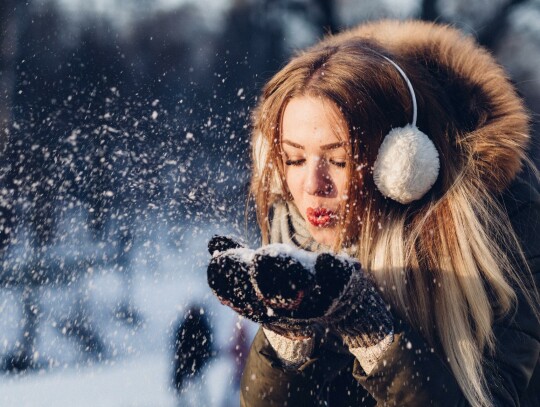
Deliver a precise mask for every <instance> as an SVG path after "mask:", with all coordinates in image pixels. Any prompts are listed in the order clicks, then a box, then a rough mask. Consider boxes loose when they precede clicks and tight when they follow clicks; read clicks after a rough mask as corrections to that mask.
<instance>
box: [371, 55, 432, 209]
mask: <svg viewBox="0 0 540 407" xmlns="http://www.w3.org/2000/svg"><path fill="white" fill-rule="evenodd" d="M381 56H382V57H383V58H384V59H386V60H387V61H388V62H390V63H391V64H392V65H393V66H394V67H395V68H396V69H397V70H398V72H399V73H400V75H401V76H402V77H403V79H404V80H405V82H406V83H407V86H408V88H409V91H410V93H411V97H412V102H413V121H412V123H411V124H408V125H406V126H404V127H398V128H395V129H392V130H391V131H390V132H389V133H388V134H387V135H386V136H385V137H384V140H383V142H382V144H381V146H380V147H379V152H378V154H377V159H376V160H375V163H374V165H373V180H374V182H375V185H376V186H377V189H378V190H379V191H380V192H381V193H382V194H383V195H384V196H386V197H388V198H390V199H393V200H394V201H397V202H399V203H402V204H408V203H411V202H413V201H416V200H418V199H420V198H422V197H423V196H424V195H425V194H426V192H427V191H429V190H430V189H431V187H432V186H433V184H434V183H435V181H436V180H437V177H438V175H439V167H440V162H439V153H438V151H437V149H436V148H435V145H434V144H433V142H432V141H431V140H430V138H429V137H428V136H427V135H426V134H424V133H422V132H421V131H420V130H419V129H418V128H417V127H416V117H417V106H416V96H415V94H414V89H413V87H412V84H411V82H410V81H409V78H408V77H407V75H406V74H405V72H403V70H402V69H401V68H400V67H399V66H398V65H397V64H396V63H395V62H394V61H392V60H391V59H389V58H387V57H385V56H384V55H381Z"/></svg>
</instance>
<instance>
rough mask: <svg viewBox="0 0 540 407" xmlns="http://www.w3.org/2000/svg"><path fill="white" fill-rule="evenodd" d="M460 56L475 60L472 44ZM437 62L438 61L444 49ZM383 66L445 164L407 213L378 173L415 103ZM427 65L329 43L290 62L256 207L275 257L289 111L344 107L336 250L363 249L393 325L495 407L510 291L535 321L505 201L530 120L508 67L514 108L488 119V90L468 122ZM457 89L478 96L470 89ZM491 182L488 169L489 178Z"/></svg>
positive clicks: (263, 145)
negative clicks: (494, 381) (493, 386)
mask: <svg viewBox="0 0 540 407" xmlns="http://www.w3.org/2000/svg"><path fill="white" fill-rule="evenodd" d="M411 24H414V23H411ZM422 24H425V23H419V24H418V25H420V26H422ZM423 27H424V28H425V27H426V26H423ZM429 27H430V29H431V27H434V26H429ZM417 28H418V27H416V26H415V29H417ZM440 30H446V31H445V32H444V33H443V34H448V33H449V34H448V35H449V36H450V37H451V38H450V40H452V41H454V42H455V41H456V39H457V38H458V37H459V39H460V41H464V42H465V47H467V46H468V47H470V48H471V49H470V50H466V51H471V50H472V51H475V52H476V53H477V54H478V55H479V58H480V59H481V60H482V62H483V63H488V65H489V64H492V65H496V64H494V63H493V62H492V60H491V58H490V57H489V56H487V53H485V52H484V51H482V50H480V49H478V47H476V45H475V44H473V43H472V41H470V40H466V41H465V40H463V39H462V38H461V36H456V35H457V34H456V33H455V31H454V30H451V29H449V28H447V27H444V29H443V28H441V29H440ZM440 30H439V31H440ZM424 31H426V30H424ZM439 31H437V33H439V34H440V32H439ZM424 34H425V33H424ZM431 35H432V33H431V34H427V36H431ZM439 45H440V44H439ZM457 46H458V47H461V48H463V47H464V45H463V43H462V44H458V45H457ZM426 48H427V49H428V50H429V52H432V53H435V52H436V49H437V48H435V47H431V48H428V47H426ZM461 51H463V49H461ZM383 55H384V56H388V57H389V58H391V59H392V60H394V61H395V62H396V63H398V64H399V65H400V66H401V67H402V68H403V70H404V71H405V72H406V73H407V75H408V76H409V78H410V80H411V82H412V83H413V86H414V88H415V91H416V94H417V97H418V111H419V117H418V127H419V128H420V129H421V130H422V131H424V132H425V133H426V134H428V135H429V136H430V138H431V139H432V141H433V142H434V144H435V146H436V147H437V149H438V151H439V155H440V157H441V171H440V175H439V178H438V180H437V181H436V183H435V185H434V186H433V188H432V189H431V190H430V191H429V192H428V193H427V194H426V195H425V196H424V197H423V198H422V199H421V200H419V201H416V202H414V203H412V204H410V205H401V204H399V203H396V202H393V201H390V200H387V199H385V198H384V197H383V196H382V195H381V194H380V193H379V192H378V191H377V190H376V188H375V185H374V183H373V178H372V174H371V172H370V169H371V168H372V165H373V162H374V160H375V158H376V155H377V151H378V147H379V146H380V144H381V142H382V139H383V137H384V135H385V134H387V133H388V132H389V131H390V129H392V128H394V127H398V126H403V125H405V124H407V123H408V122H409V121H410V118H411V114H412V113H411V112H412V104H411V98H410V95H409V92H408V89H407V87H406V85H405V83H404V81H403V79H402V77H401V76H400V74H399V73H398V72H397V71H396V69H395V68H394V67H393V66H392V65H391V64H390V63H388V61H386V60H385V59H384V58H383V57H382V56H383ZM486 58H488V60H486ZM426 61H428V58H426ZM486 61H487V62H486ZM430 63H431V61H428V62H426V65H422V64H419V63H416V62H415V61H414V60H411V58H407V56H406V55H405V56H403V55H400V54H399V53H398V52H397V51H396V52H394V53H393V54H392V53H391V52H389V51H388V50H387V49H385V48H384V47H383V46H381V44H380V43H378V42H377V41H375V40H373V39H369V38H368V39H366V38H362V37H360V36H359V35H358V32H349V33H345V34H342V35H340V36H334V37H330V38H328V39H326V40H325V41H323V42H321V43H319V44H318V45H316V46H315V47H313V48H311V49H309V50H307V51H305V52H303V53H301V54H299V55H298V56H296V57H295V58H293V59H292V60H291V61H290V62H289V64H288V65H287V66H285V67H284V68H283V69H282V70H281V71H280V72H278V73H277V74H276V75H275V76H274V77H273V78H272V79H271V80H270V81H269V83H268V84H267V85H266V87H265V89H264V91H263V96H262V98H261V100H260V102H259V105H258V107H257V109H256V111H255V113H254V128H253V161H254V173H253V178H252V185H251V193H252V195H253V196H254V199H255V203H256V209H257V217H258V221H259V225H260V227H261V231H262V236H263V242H264V243H268V238H269V221H268V214H269V211H270V208H271V205H272V203H273V202H274V201H275V199H291V198H290V194H289V192H288V190H287V186H286V185H285V183H284V181H283V179H284V177H283V174H284V169H283V163H282V159H281V119H282V116H283V111H284V109H285V107H286V105H287V103H288V101H289V100H290V99H291V98H294V97H299V96H316V97H322V98H324V99H327V100H329V101H331V102H333V103H334V104H335V105H336V106H338V108H339V110H340V113H341V115H342V117H343V119H344V121H345V122H346V123H347V126H348V130H349V138H350V140H349V141H350V143H349V144H350V145H349V151H348V153H349V155H350V158H351V159H350V162H351V163H350V164H349V165H348V168H347V171H348V175H349V180H350V182H349V191H348V196H349V200H348V201H347V203H346V204H345V205H344V206H343V208H342V219H343V225H342V226H343V227H342V232H341V235H340V236H339V238H338V239H337V241H336V247H335V249H339V248H341V247H343V246H350V245H351V244H352V243H354V246H353V247H356V248H357V249H356V253H355V254H356V256H357V257H358V259H359V260H360V262H361V263H362V265H363V267H364V268H365V269H366V270H367V271H368V272H370V273H371V274H372V275H373V277H374V278H375V280H376V281H377V282H378V284H379V286H380V288H381V291H382V295H383V296H384V298H385V299H386V300H387V301H388V302H389V303H390V304H391V305H392V307H393V309H394V311H395V312H396V313H397V314H398V315H400V316H401V317H403V318H405V319H406V320H407V321H408V322H409V323H410V324H411V325H412V326H413V327H415V328H416V329H417V330H418V331H419V332H421V334H422V335H423V336H424V337H425V338H426V340H427V341H428V343H429V344H430V345H431V346H433V347H434V348H436V349H438V350H439V351H440V352H443V353H444V354H445V356H446V358H447V359H448V363H449V365H450V367H451V369H452V371H453V373H454V376H455V378H456V380H457V382H458V384H459V386H460V388H461V390H462V391H463V393H464V395H465V397H466V398H467V400H468V401H469V402H470V403H471V405H473V406H488V405H490V394H489V391H488V388H487V383H486V380H485V376H484V357H483V355H484V351H488V352H492V351H494V349H495V341H494V336H493V323H494V320H495V319H496V318H498V317H502V316H503V315H505V314H507V313H509V312H510V311H512V310H513V307H514V306H515V304H516V291H515V290H514V288H513V287H517V288H516V289H518V290H520V291H521V290H522V291H523V292H524V293H525V297H526V299H527V300H528V302H529V303H530V304H531V306H532V307H533V309H534V310H535V312H536V315H538V306H537V305H535V300H536V299H537V298H538V294H537V292H536V291H535V290H532V291H528V290H527V289H526V288H525V287H526V285H527V281H525V280H527V279H528V278H530V271H529V270H528V266H527V263H526V260H525V257H524V254H523V251H522V249H521V247H520V245H519V242H518V239H517V237H516V235H515V233H514V232H513V229H512V227H511V224H510V220H509V217H508V215H507V213H506V212H505V210H504V209H503V208H502V206H501V204H500V203H499V202H498V198H497V193H498V192H500V190H502V189H504V187H506V186H508V184H509V183H510V181H511V179H512V178H513V177H514V176H515V173H516V172H517V170H518V169H519V167H520V165H521V162H523V161H526V155H525V152H524V151H525V148H526V144H527V142H528V116H527V114H526V112H525V110H524V108H523V105H522V103H521V101H520V100H519V98H518V97H517V96H516V95H515V92H514V90H513V88H512V87H511V85H510V84H509V83H508V81H507V80H506V78H505V76H504V74H502V71H501V70H500V69H499V68H498V67H497V69H496V72H497V74H498V75H499V77H500V78H499V77H497V78H498V79H497V80H498V81H499V82H500V83H498V82H497V81H495V83H491V86H496V87H497V89H498V90H497V92H500V93H501V95H505V93H506V94H507V95H508V99H507V100H505V101H503V102H504V103H497V105H496V109H498V110H497V111H494V112H492V113H489V111H490V109H491V110H492V109H493V106H492V105H491V104H490V98H493V97H494V95H492V94H490V92H489V89H488V90H487V91H486V89H483V88H482V87H481V86H480V87H478V86H477V87H475V88H474V92H476V93H475V96H474V98H475V99H474V100H475V103H476V104H475V105H474V106H473V107H471V108H470V109H469V110H468V111H467V114H468V116H467V117H462V115H461V113H462V112H460V111H459V104H461V103H467V102H466V101H467V98H468V97H470V92H472V91H471V90H470V89H469V93H468V94H467V93H464V94H463V95H462V96H461V97H463V98H464V100H462V101H459V100H458V101H456V100H455V98H456V95H455V94H454V93H452V92H456V93H459V92H461V90H462V89H463V88H460V90H459V92H458V91H457V90H456V89H454V90H452V89H451V90H448V89H445V87H444V86H445V84H446V83H452V86H457V85H456V84H455V83H454V82H453V80H454V79H455V78H451V72H450V71H448V72H447V71H445V72H444V75H445V76H444V77H443V78H441V77H435V74H433V72H432V71H431V70H430ZM475 68H476V67H475ZM489 68H490V69H493V67H492V66H491V65H489ZM435 70H436V69H433V71H435ZM437 72H439V71H437ZM439 73H440V72H439ZM480 74H482V73H480ZM458 76H459V75H458ZM458 79H459V81H462V82H467V81H466V78H462V77H460V78H458ZM490 80H492V78H491V77H490ZM459 81H458V82H459ZM459 83H460V84H461V85H463V86H465V87H466V86H469V87H470V86H471V85H470V84H468V83H463V84H462V83H461V82H459ZM501 84H502V85H501ZM479 89H480V90H479ZM461 93H463V92H461ZM461 93H459V94H460V95H461ZM495 93H496V92H495ZM498 95H499V94H498V93H496V94H495V96H498ZM505 96H506V95H505ZM497 102H500V100H497ZM482 103H484V104H485V105H486V106H483V105H482ZM499 113H500V114H501V115H500V117H503V118H505V115H506V119H507V121H508V128H504V129H498V128H497V126H498V125H500V124H498V123H495V121H493V120H491V117H490V114H491V115H492V116H493V117H495V116H496V115H498V114H499ZM489 126H491V127H489ZM480 127H485V129H482V131H481V130H479V129H480ZM490 132H492V134H489V137H494V138H495V139H496V138H497V136H498V135H501V137H503V138H505V139H504V140H503V141H501V142H500V145H497V141H496V140H495V141H493V140H489V141H487V142H485V141H484V140H482V137H483V135H484V133H490ZM475 137H476V139H475ZM506 138H508V139H511V140H512V141H511V142H508V140H506ZM482 143H484V144H486V143H488V144H489V146H488V147H486V146H484V145H482ZM504 143H506V144H507V146H505V145H504ZM507 147H508V148H507ZM482 148H483V150H482V151H485V152H488V153H489V154H495V153H493V149H494V148H495V149H498V150H497V151H503V152H502V153H500V157H495V158H494V159H493V160H492V162H484V161H482V160H481V159H479V158H478V156H479V154H480V153H479V151H480V150H481V149H482ZM507 150H508V151H507ZM505 154H506V155H505ZM513 156H515V157H517V158H516V159H517V160H518V161H519V163H518V164H514V167H516V165H517V167H516V168H512V169H508V170H507V169H506V168H503V169H500V168H497V167H496V165H494V164H493V163H494V162H495V163H497V158H499V161H498V164H499V165H500V166H501V167H502V166H504V165H507V166H508V167H510V166H511V165H510V164H511V163H513V162H512V161H511V159H512V158H513ZM501 157H502V158H501ZM481 158H483V157H481ZM505 159H507V160H506V161H507V162H508V164H507V162H505V161H504V160H505ZM478 161H481V163H480V164H479V163H478ZM487 168H491V172H490V173H489V174H487V170H486V169H487ZM505 170H506V171H505ZM512 172H513V173H512ZM495 186H496V187H495ZM520 269H522V270H525V273H524V272H523V271H520ZM493 304H496V307H495V308H494V307H493Z"/></svg>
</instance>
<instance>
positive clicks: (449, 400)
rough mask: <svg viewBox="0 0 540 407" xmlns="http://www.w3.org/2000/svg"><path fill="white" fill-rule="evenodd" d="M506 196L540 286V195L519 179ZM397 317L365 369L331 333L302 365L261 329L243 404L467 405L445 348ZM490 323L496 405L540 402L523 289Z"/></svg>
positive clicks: (537, 350)
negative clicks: (284, 357)
mask: <svg viewBox="0 0 540 407" xmlns="http://www.w3.org/2000/svg"><path fill="white" fill-rule="evenodd" d="M501 199H502V200H503V205H504V207H505V208H506V210H507V213H508V214H509V217H510V220H511V223H512V226H513V228H514V229H515V232H516V234H517V236H518V238H519V240H520V243H521V245H522V247H523V249H524V253H525V256H526V259H527V261H528V264H529V267H530V269H531V271H532V273H533V277H534V280H535V283H536V286H537V287H539V286H540V243H539V238H540V194H539V192H538V190H537V189H535V188H534V187H533V186H531V184H530V183H529V182H527V181H526V180H524V179H523V178H516V179H515V180H514V182H513V183H512V184H511V186H510V187H509V188H507V190H506V191H504V193H503V194H502V195H501ZM394 324H395V336H394V342H393V344H392V345H391V346H390V348H389V349H388V350H386V352H385V354H384V355H383V357H382V359H381V360H380V361H379V362H378V364H377V366H376V367H375V368H374V369H373V370H372V371H371V372H370V374H368V375H366V374H365V373H364V371H363V369H362V368H361V366H360V364H359V363H358V361H356V360H355V358H354V356H353V355H352V354H350V353H349V352H348V350H347V349H346V348H343V346H342V345H341V344H340V340H339V339H338V338H335V337H332V336H329V337H327V338H325V342H324V344H323V345H321V347H320V348H319V349H317V350H316V351H315V353H314V354H313V355H312V357H311V359H310V360H309V361H307V362H306V363H304V364H303V365H302V366H301V367H300V368H298V369H294V370H291V369H287V368H284V367H283V366H282V364H281V363H280V361H279V358H278V357H277V356H276V354H275V352H274V351H273V349H272V347H271V346H270V344H269V343H268V341H267V340H266V338H265V336H264V333H263V331H262V330H259V332H258V334H257V335H256V337H255V339H254V341H253V344H252V347H251V350H250V353H249V356H248V360H247V364H246V367H245V370H244V374H243V377H242V383H241V406H242V407H252V406H257V407H266V406H294V407H297V406H317V405H324V406H330V407H336V406H374V405H378V406H383V405H384V406H429V405H434V406H440V407H443V406H467V405H469V404H468V402H467V400H466V398H465V397H464V395H463V393H462V392H461V390H460V388H459V386H458V384H457V383H456V380H455V378H454V376H453V374H452V371H451V369H450V367H449V364H448V363H447V362H446V360H445V357H444V355H442V354H439V353H438V352H437V351H435V350H434V349H432V348H430V346H428V344H427V343H426V341H425V340H424V339H423V338H422V335H420V334H419V333H418V332H417V331H415V329H414V327H413V326H410V325H409V324H407V323H406V322H405V321H402V320H400V319H399V318H398V317H397V316H396V315H394ZM493 330H494V333H495V337H496V341H497V349H496V352H495V354H494V355H486V356H485V358H486V361H487V363H486V379H487V383H488V386H489V389H490V391H491V392H492V395H493V399H494V405H495V406H505V407H507V406H530V407H532V406H536V407H538V406H540V357H539V355H540V323H539V321H538V319H537V318H536V317H535V316H534V315H533V313H532V311H531V308H530V306H529V305H528V303H527V302H526V301H525V299H524V298H523V296H522V295H520V293H519V292H518V304H517V308H516V310H515V312H513V313H511V314H510V315H508V316H506V317H505V318H503V319H502V320H499V321H496V322H495V324H494V326H493Z"/></svg>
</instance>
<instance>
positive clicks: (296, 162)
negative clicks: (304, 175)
mask: <svg viewBox="0 0 540 407" xmlns="http://www.w3.org/2000/svg"><path fill="white" fill-rule="evenodd" d="M305 161H306V160H305V158H301V159H299V160H285V165H294V166H299V165H302V164H304V162H305Z"/></svg>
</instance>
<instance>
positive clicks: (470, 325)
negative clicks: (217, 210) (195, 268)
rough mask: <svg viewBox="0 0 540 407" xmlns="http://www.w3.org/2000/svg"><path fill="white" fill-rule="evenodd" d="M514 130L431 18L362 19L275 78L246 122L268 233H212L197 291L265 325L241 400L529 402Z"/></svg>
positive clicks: (468, 56)
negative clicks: (244, 236)
mask: <svg viewBox="0 0 540 407" xmlns="http://www.w3.org/2000/svg"><path fill="white" fill-rule="evenodd" d="M528 126H529V117H528V115H527V112H526V110H525V108H524V106H523V103H522V101H521V100H520V98H519V97H518V96H517V95H516V92H515V90H514V89H513V87H512V85H511V84H510V83H509V81H508V80H507V78H506V76H505V74H504V72H503V71H502V69H501V68H500V67H499V66H498V65H497V64H496V63H495V62H494V60H493V59H492V57H491V56H490V55H489V54H488V53H487V52H486V51H485V50H483V49H481V48H480V47H478V46H477V45H476V44H475V43H474V41H473V40H472V39H471V38H468V37H466V36H464V35H463V34H461V33H460V32H458V31H456V30H455V29H452V28H450V27H446V26H440V25H435V24H430V23H425V22H412V21H409V22H397V21H382V22H376V23H370V24H366V25H363V26H361V27H359V28H356V29H354V30H352V31H349V32H345V33H342V34H339V35H336V36H331V37H329V38H326V39H325V40H323V41H322V42H320V43H319V44H317V45H315V46H314V47H313V48H311V49H309V50H307V51H305V52H303V53H301V54H299V55H298V56H296V57H295V58H293V59H292V60H291V61H290V62H289V64H288V65H286V66H285V67H284V68H283V69H282V70H281V71H280V72H278V73H277V74H276V75H275V76H274V77H273V78H272V79H271V80H270V82H269V83H268V84H267V85H266V87H265V89H264V91H263V95H262V98H261V100H260V102H259V106H258V108H257V110H256V112H255V115H254V131H253V146H254V176H253V182H252V191H253V195H254V197H255V203H256V208H257V214H258V220H259V224H260V227H261V231H262V237H263V243H264V244H265V246H263V247H262V248H259V249H257V250H251V249H247V248H244V247H242V246H241V245H240V243H238V242H236V241H234V240H231V239H228V238H224V237H216V238H214V239H213V240H212V241H211V242H210V244H209V248H210V251H211V253H212V254H213V258H212V260H211V262H210V265H209V268H208V279H209V284H210V286H211V287H212V289H213V290H214V292H215V293H216V295H217V296H218V298H219V299H220V300H221V301H222V302H223V303H224V304H226V305H229V306H231V307H232V308H233V309H235V310H236V311H237V312H239V313H240V314H242V315H244V316H246V317H247V318H250V319H251V320H253V321H256V322H258V323H260V324H261V325H262V329H261V330H260V331H259V332H258V334H257V336H256V338H255V340H254V343H253V345H252V348H251V351H250V355H249V358H248V361H247V366H246V368H245V371H244V375H243V381H242V401H241V403H242V405H244V406H282V405H289V406H308V405H330V406H349V405H350V406H353V405H354V406H358V405H398V406H426V405H436V406H446V405H448V406H464V405H472V406H491V405H496V406H511V405H525V406H533V405H535V406H538V405H540V397H539V394H538V393H539V388H540V369H539V366H540V364H539V354H540V324H539V315H540V313H539V309H538V305H537V304H538V292H537V289H536V286H537V285H538V279H539V278H540V277H539V275H540V244H538V239H537V238H538V230H539V229H538V228H539V226H540V197H539V194H538V192H537V191H536V190H535V189H534V187H533V186H531V184H532V182H533V180H536V179H537V177H536V174H537V170H536V169H535V168H534V164H532V163H531V161H530V160H529V159H528V158H527V154H526V151H527V149H528V147H529V143H530V137H529V127H528ZM527 168H528V169H529V170H527ZM531 173H533V175H535V176H533V175H528V174H531ZM268 243H272V244H270V245H267V244H268ZM278 243H279V244H278Z"/></svg>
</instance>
